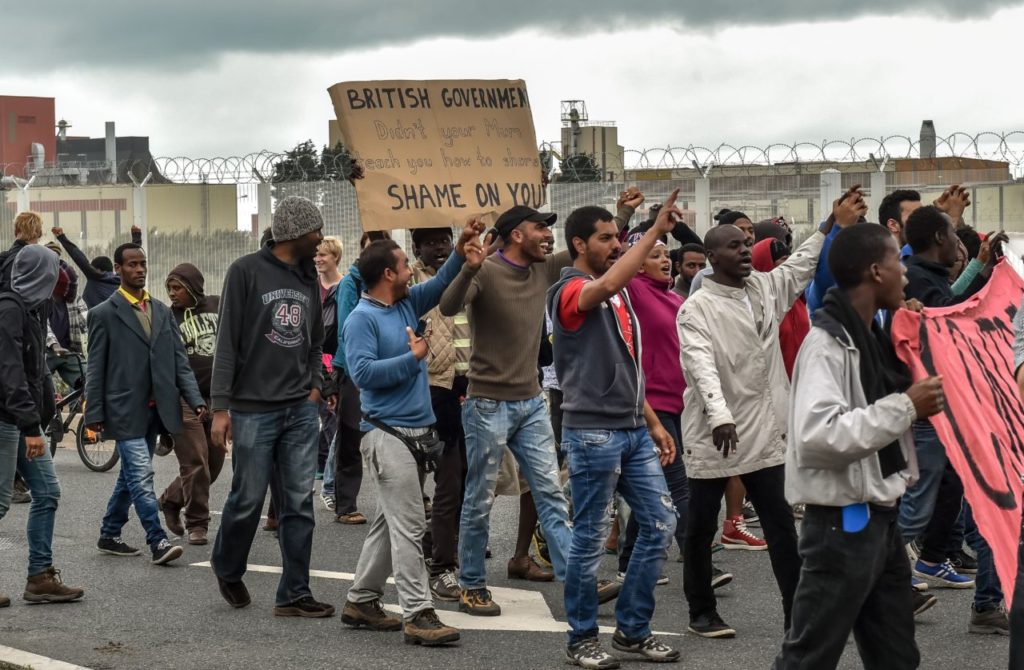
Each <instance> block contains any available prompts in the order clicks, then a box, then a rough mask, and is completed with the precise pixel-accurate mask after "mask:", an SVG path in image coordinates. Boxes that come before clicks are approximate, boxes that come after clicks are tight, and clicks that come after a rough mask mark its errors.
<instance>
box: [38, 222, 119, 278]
mask: <svg viewBox="0 0 1024 670" xmlns="http://www.w3.org/2000/svg"><path fill="white" fill-rule="evenodd" d="M50 232H52V233H53V236H54V237H56V238H57V241H58V242H60V245H61V246H62V247H64V251H66V252H68V256H69V257H70V258H71V260H72V261H73V262H74V264H75V265H77V266H78V269H79V270H81V271H82V274H83V275H85V278H86V279H102V278H103V277H104V276H106V273H105V272H103V271H102V270H97V269H96V268H94V267H93V265H92V263H90V262H89V259H88V258H86V257H85V254H84V253H82V250H81V249H79V248H78V246H77V245H76V244H75V243H74V242H72V241H71V240H69V239H68V238H67V235H65V234H64V229H63V228H51V229H50Z"/></svg>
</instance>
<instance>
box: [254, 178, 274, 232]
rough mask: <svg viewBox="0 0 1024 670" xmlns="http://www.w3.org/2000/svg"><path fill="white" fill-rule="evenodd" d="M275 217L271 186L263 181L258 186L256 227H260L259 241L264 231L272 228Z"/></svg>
mask: <svg viewBox="0 0 1024 670" xmlns="http://www.w3.org/2000/svg"><path fill="white" fill-rule="evenodd" d="M273 216H274V212H273V206H272V205H271V201H270V184H268V183H267V182H265V181H262V180H261V181H260V183H258V184H256V225H257V226H259V230H258V231H256V237H257V239H259V236H260V235H262V234H263V231H264V230H266V229H267V228H269V227H270V222H271V221H272V220H273Z"/></svg>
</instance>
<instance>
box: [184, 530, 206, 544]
mask: <svg viewBox="0 0 1024 670" xmlns="http://www.w3.org/2000/svg"><path fill="white" fill-rule="evenodd" d="M206 535H207V531H206V529H205V528H193V529H192V530H190V531H189V532H188V543H189V544H206V543H207V542H208V540H207V537H206Z"/></svg>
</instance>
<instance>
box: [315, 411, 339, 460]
mask: <svg viewBox="0 0 1024 670" xmlns="http://www.w3.org/2000/svg"><path fill="white" fill-rule="evenodd" d="M317 409H318V410H319V411H320V435H319V437H318V438H317V439H318V440H319V441H318V443H317V451H316V471H317V472H323V471H324V464H325V463H327V453H328V452H329V451H330V450H331V442H333V441H334V434H335V433H337V432H338V415H337V414H335V413H334V412H332V411H331V410H329V409H327V402H326V401H324V400H321V401H320V402H319V403H317Z"/></svg>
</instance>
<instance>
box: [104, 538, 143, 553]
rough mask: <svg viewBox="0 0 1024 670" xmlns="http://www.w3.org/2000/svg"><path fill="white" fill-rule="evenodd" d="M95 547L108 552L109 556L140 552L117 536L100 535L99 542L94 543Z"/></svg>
mask: <svg viewBox="0 0 1024 670" xmlns="http://www.w3.org/2000/svg"><path fill="white" fill-rule="evenodd" d="M96 548H97V549H99V550H100V552H101V553H104V554H110V555H111V556H138V555H139V554H141V553H142V552H141V551H139V550H138V549H136V548H135V547H132V546H130V545H128V544H125V543H124V542H122V541H121V538H119V537H101V538H100V540H99V542H97V543H96Z"/></svg>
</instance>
